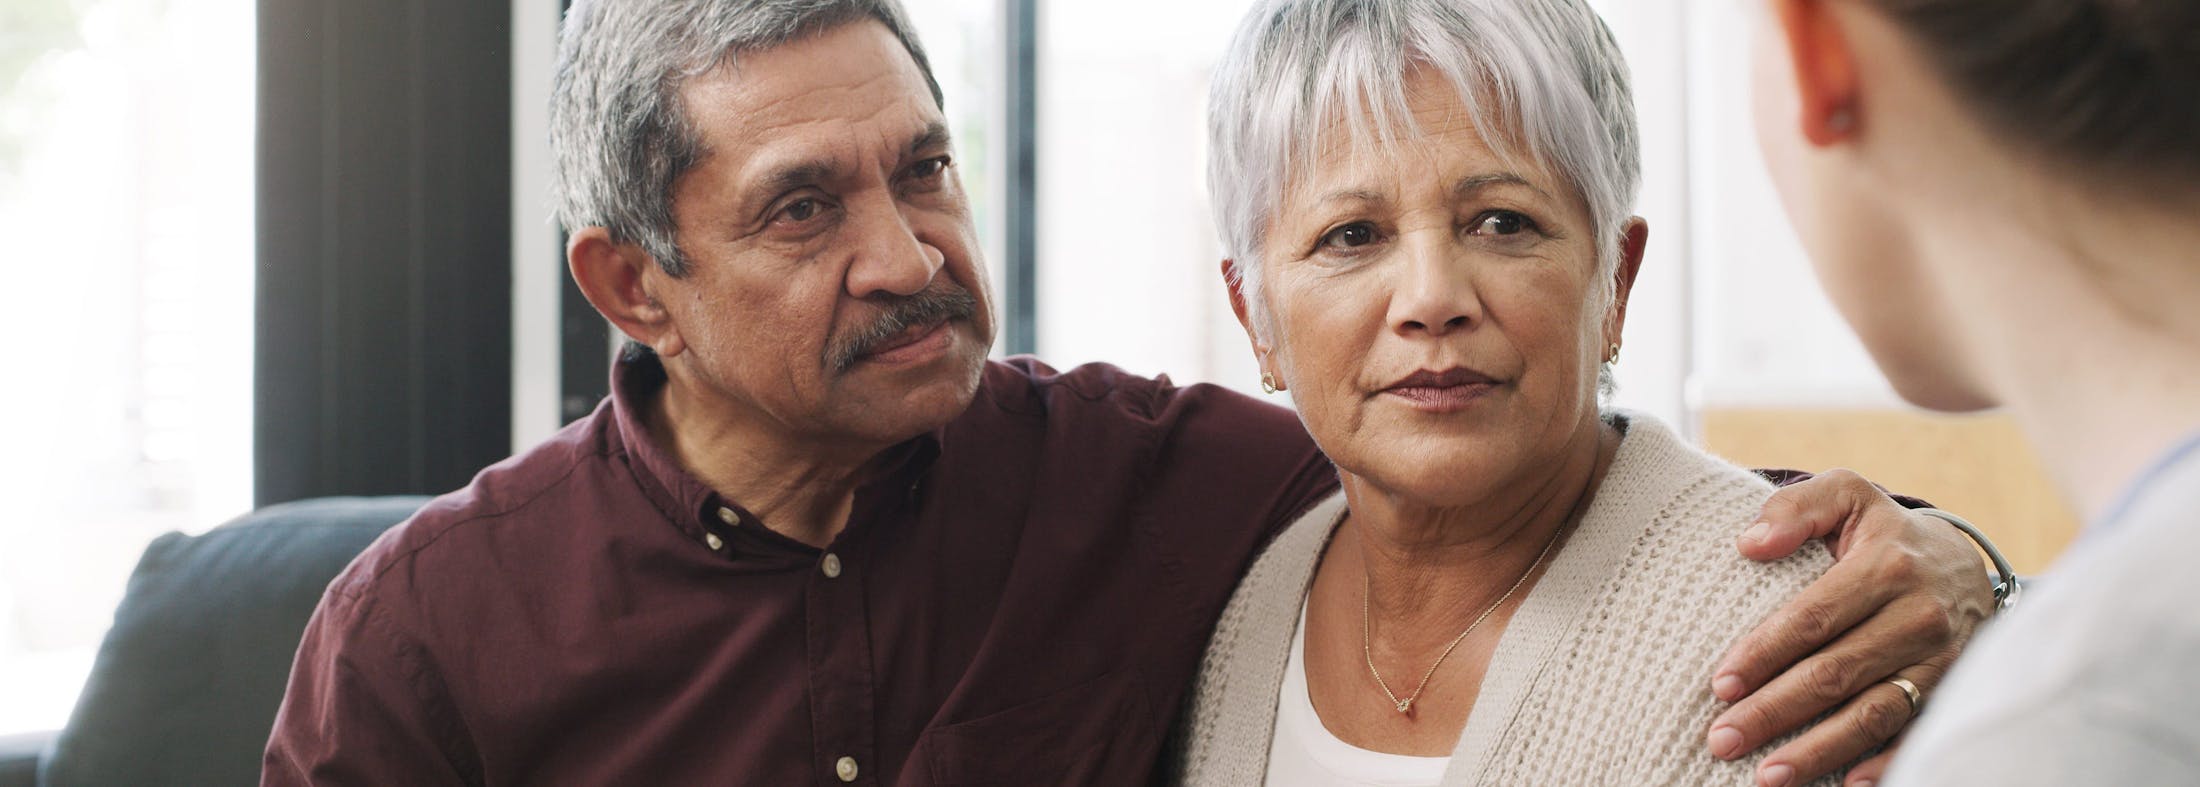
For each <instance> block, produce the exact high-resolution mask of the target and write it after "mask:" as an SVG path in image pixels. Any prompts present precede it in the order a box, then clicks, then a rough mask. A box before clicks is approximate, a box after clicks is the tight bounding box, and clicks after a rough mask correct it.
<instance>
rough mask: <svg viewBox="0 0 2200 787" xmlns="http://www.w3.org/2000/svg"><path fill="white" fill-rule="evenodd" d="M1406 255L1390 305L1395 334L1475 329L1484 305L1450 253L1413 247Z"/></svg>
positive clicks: (1463, 268) (1437, 333)
mask: <svg viewBox="0 0 2200 787" xmlns="http://www.w3.org/2000/svg"><path fill="white" fill-rule="evenodd" d="M1404 251H1405V254H1406V258H1405V259H1404V260H1401V263H1402V268H1403V271H1402V275H1401V276H1400V277H1399V279H1398V284H1397V290H1396V291H1395V292H1394V293H1392V296H1391V301H1390V303H1391V307H1390V324H1391V327H1392V329H1393V330H1396V331H1397V332H1398V333H1400V334H1403V335H1412V334H1426V335H1430V336H1442V335H1444V334H1447V333H1450V332H1452V331H1457V330H1465V329H1467V328H1470V327H1473V326H1474V324H1475V323H1476V322H1477V321H1479V320H1480V319H1481V316H1482V302H1481V298H1480V297H1479V295H1478V293H1477V292H1476V291H1475V287H1474V282H1473V277H1472V276H1471V275H1469V272H1468V270H1467V268H1466V266H1465V265H1463V264H1461V263H1460V261H1459V260H1456V259H1453V257H1452V255H1451V254H1450V253H1449V252H1450V250H1449V249H1446V248H1441V247H1438V246H1437V245H1436V244H1411V245H1408V246H1407V248H1406V249H1405V250H1404Z"/></svg>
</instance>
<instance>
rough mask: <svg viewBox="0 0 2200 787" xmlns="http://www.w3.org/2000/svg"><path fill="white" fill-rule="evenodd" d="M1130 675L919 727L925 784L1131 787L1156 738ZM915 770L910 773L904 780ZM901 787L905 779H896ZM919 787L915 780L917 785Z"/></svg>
mask: <svg viewBox="0 0 2200 787" xmlns="http://www.w3.org/2000/svg"><path fill="white" fill-rule="evenodd" d="M1138 675H1139V673H1138V671H1137V670H1136V669H1132V668H1124V669H1119V670H1116V671H1114V672H1110V673H1107V674H1105V675H1101V676H1100V677H1097V678H1093V679H1091V680H1087V681H1084V682H1082V683H1079V684H1077V685H1074V686H1071V687H1069V688H1066V689H1062V690H1060V691H1057V692H1054V693H1052V694H1048V695H1046V696H1043V697H1040V698H1038V699H1034V700H1030V701H1027V702H1024V703H1021V704H1018V705H1015V706H1013V707H1010V708H1008V709H1005V710H1001V711H998V712H994V713H989V714H986V715H983V716H978V717H976V718H971V719H966V720H962V721H956V722H953V723H949V724H946V725H942V726H937V727H933V728H932V729H930V730H927V731H926V732H925V733H924V735H923V737H921V738H920V739H919V740H918V743H917V747H916V748H917V751H918V753H919V754H920V757H913V758H911V760H912V762H923V763H925V764H926V766H927V768H926V769H925V771H923V772H922V773H924V774H925V775H928V776H929V777H930V778H931V781H930V782H928V783H929V784H934V785H940V786H941V787H948V786H949V785H955V786H957V787H964V786H969V787H975V786H976V785H1007V784H1016V785H1029V784H1049V785H1079V784H1135V783H1140V782H1143V781H1145V780H1146V778H1147V776H1148V773H1149V771H1151V769H1152V765H1153V759H1154V757H1155V756H1156V754H1157V752H1158V746H1159V738H1158V736H1157V734H1156V732H1155V726H1156V725H1155V722H1154V720H1153V714H1152V713H1151V703H1149V702H1148V700H1147V697H1146V690H1145V685H1144V683H1143V682H1142V681H1140V680H1139V679H1138ZM918 773H920V772H919V771H917V770H916V769H911V771H910V773H909V775H911V776H915V775H918ZM902 783H903V784H904V785H905V787H906V786H907V785H911V784H912V780H910V779H907V778H904V779H903V782H902ZM920 783H923V782H920Z"/></svg>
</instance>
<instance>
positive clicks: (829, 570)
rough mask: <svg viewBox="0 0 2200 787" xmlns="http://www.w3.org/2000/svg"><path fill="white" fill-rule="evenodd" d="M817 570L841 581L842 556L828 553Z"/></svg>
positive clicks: (826, 576)
mask: <svg viewBox="0 0 2200 787" xmlns="http://www.w3.org/2000/svg"><path fill="white" fill-rule="evenodd" d="M817 568H818V570H819V571H823V572H825V578H826V579H839V578H840V556H839V555H835V554H833V553H831V552H827V553H825V562H824V563H822V564H820V565H819V566H818V567H817ZM848 762H851V763H852V762H854V760H848ZM850 767H853V766H850Z"/></svg>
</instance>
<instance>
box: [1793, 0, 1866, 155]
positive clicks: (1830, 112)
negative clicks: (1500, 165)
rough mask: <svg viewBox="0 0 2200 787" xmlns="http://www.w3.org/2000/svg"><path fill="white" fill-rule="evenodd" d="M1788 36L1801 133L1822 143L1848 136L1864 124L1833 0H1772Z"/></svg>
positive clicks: (1851, 53)
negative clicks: (1798, 103) (1799, 110)
mask: <svg viewBox="0 0 2200 787" xmlns="http://www.w3.org/2000/svg"><path fill="white" fill-rule="evenodd" d="M1773 4H1774V5H1775V6H1776V9H1775V10H1776V13H1777V15H1778V20H1777V23H1778V24H1779V26H1780V30H1781V32H1782V33H1783V34H1784V35H1783V37H1784V38H1785V39H1786V40H1787V46H1788V62H1789V65H1790V66H1791V68H1792V70H1793V71H1794V78H1795V95H1796V97H1797V98H1798V99H1800V101H1801V105H1802V106H1801V109H1802V117H1800V118H1799V119H1798V120H1799V122H1800V123H1801V124H1802V130H1803V138H1804V139H1807V140H1809V141H1810V143H1811V144H1813V145H1818V146H1820V147H1827V146H1832V145H1835V144H1839V143H1841V142H1843V141H1846V140H1848V139H1849V138H1851V137H1853V136H1855V135H1856V133H1857V129H1858V128H1859V127H1860V126H1861V125H1862V124H1863V118H1862V117H1861V116H1860V114H1859V113H1860V112H1861V111H1862V108H1863V103H1864V102H1863V101H1862V100H1861V98H1860V95H1859V87H1858V81H1857V61H1856V51H1855V50H1854V49H1852V48H1850V46H1849V41H1848V36H1847V35H1845V34H1844V33H1843V32H1842V30H1841V20H1840V17H1839V14H1837V13H1836V12H1835V10H1834V8H1833V0H1773Z"/></svg>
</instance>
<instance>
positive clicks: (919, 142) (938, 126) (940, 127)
mask: <svg viewBox="0 0 2200 787" xmlns="http://www.w3.org/2000/svg"><path fill="white" fill-rule="evenodd" d="M947 146H948V133H947V124H946V123H944V122H942V121H938V120H935V121H932V122H931V123H928V124H925V127H924V130H923V131H919V132H917V133H916V135H915V136H912V137H910V138H909V155H911V156H917V155H922V154H924V153H927V152H929V151H933V150H938V149H940V148H944V147H947Z"/></svg>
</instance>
